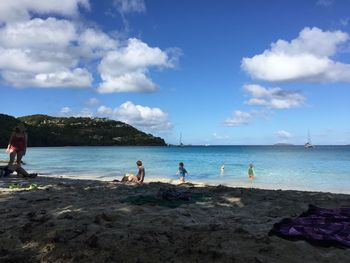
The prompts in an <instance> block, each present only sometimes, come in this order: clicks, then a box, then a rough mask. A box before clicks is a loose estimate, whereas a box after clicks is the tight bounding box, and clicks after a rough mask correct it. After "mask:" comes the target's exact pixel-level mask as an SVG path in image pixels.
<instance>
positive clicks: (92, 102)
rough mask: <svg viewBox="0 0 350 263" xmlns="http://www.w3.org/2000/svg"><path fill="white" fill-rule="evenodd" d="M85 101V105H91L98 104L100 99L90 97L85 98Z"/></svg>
mask: <svg viewBox="0 0 350 263" xmlns="http://www.w3.org/2000/svg"><path fill="white" fill-rule="evenodd" d="M85 103H86V104H87V105H91V106H93V105H97V104H99V103H100V101H99V100H98V99H96V98H90V99H88V100H86V101H85Z"/></svg>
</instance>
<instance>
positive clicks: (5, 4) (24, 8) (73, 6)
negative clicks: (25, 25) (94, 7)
mask: <svg viewBox="0 0 350 263" xmlns="http://www.w3.org/2000/svg"><path fill="white" fill-rule="evenodd" d="M79 7H84V8H86V9H89V8H90V5H89V0H59V1H57V0H45V1H38V0H10V1H7V0H2V1H1V2H0V21H3V22H15V21H24V20H29V19H30V17H31V13H35V14H57V15H62V16H76V15H77V14H78V11H79Z"/></svg>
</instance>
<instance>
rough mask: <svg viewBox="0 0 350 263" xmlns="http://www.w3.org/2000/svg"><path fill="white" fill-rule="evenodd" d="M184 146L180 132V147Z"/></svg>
mask: <svg viewBox="0 0 350 263" xmlns="http://www.w3.org/2000/svg"><path fill="white" fill-rule="evenodd" d="M182 146H184V145H183V143H182V132H181V133H180V141H179V147H182Z"/></svg>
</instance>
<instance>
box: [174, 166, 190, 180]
mask: <svg viewBox="0 0 350 263" xmlns="http://www.w3.org/2000/svg"><path fill="white" fill-rule="evenodd" d="M176 174H180V182H181V183H184V182H185V175H186V174H188V172H187V170H186V169H185V167H184V163H183V162H180V163H179V170H178V171H177V173H176Z"/></svg>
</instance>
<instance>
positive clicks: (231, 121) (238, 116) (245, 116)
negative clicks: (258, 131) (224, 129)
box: [225, 110, 253, 127]
mask: <svg viewBox="0 0 350 263" xmlns="http://www.w3.org/2000/svg"><path fill="white" fill-rule="evenodd" d="M252 117H253V115H252V114H251V113H249V112H244V111H239V110H236V111H234V113H233V116H232V117H229V118H227V119H226V120H225V125H226V126H230V127H237V126H242V125H247V124H249V122H250V121H251V119H252Z"/></svg>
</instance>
